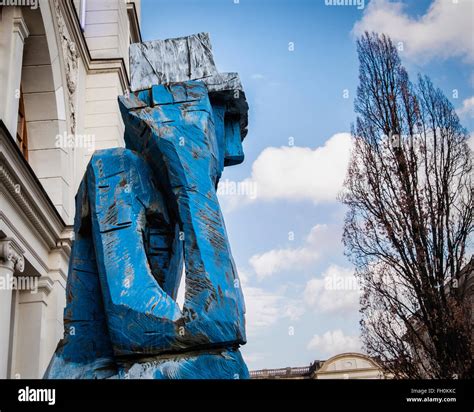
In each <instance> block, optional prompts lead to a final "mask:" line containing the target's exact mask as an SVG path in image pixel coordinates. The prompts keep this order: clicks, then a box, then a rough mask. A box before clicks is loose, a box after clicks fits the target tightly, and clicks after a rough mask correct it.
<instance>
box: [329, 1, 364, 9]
mask: <svg viewBox="0 0 474 412" xmlns="http://www.w3.org/2000/svg"><path fill="white" fill-rule="evenodd" d="M324 4H325V5H326V6H356V7H357V8H358V9H359V10H362V9H363V8H364V7H365V0H324Z"/></svg>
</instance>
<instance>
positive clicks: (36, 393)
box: [18, 386, 56, 406]
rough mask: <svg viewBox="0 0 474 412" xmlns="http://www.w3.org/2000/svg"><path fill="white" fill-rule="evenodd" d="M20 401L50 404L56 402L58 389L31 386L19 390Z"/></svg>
mask: <svg viewBox="0 0 474 412" xmlns="http://www.w3.org/2000/svg"><path fill="white" fill-rule="evenodd" d="M18 401H19V402H44V403H47V404H48V405H50V406H53V405H55V404H56V389H34V388H30V387H29V386H27V387H25V388H22V389H19V390H18Z"/></svg>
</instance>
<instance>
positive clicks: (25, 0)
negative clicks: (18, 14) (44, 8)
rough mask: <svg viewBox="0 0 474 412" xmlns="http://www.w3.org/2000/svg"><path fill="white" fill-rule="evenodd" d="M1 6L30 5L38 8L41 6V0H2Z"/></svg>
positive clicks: (34, 8) (33, 8)
mask: <svg viewBox="0 0 474 412" xmlns="http://www.w3.org/2000/svg"><path fill="white" fill-rule="evenodd" d="M0 6H20V7H30V8H31V9H32V10H36V9H37V8H38V7H39V0H0Z"/></svg>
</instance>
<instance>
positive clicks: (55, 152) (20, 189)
mask: <svg viewBox="0 0 474 412" xmlns="http://www.w3.org/2000/svg"><path fill="white" fill-rule="evenodd" d="M3 4H8V1H4V2H3ZM22 4H28V5H25V6H21V7H20V6H8V5H4V6H0V379H1V378H7V377H9V378H40V377H42V375H43V373H44V371H45V369H46V367H47V365H48V363H49V361H50V359H51V356H52V354H53V353H54V350H55V348H56V345H57V343H58V341H59V339H60V338H61V337H62V334H63V323H62V322H63V309H64V306H65V286H66V277H67V272H68V261H69V254H70V250H71V240H72V239H71V236H72V227H71V225H72V223H73V219H74V196H75V193H76V191H77V187H78V185H79V183H80V181H81V179H82V176H83V174H84V171H85V167H86V165H87V163H88V161H89V159H90V157H91V155H92V153H93V151H94V150H96V149H103V148H108V147H115V146H123V145H124V141H123V129H124V126H123V123H122V120H121V115H120V112H119V108H118V104H117V96H118V95H121V94H123V93H124V92H125V91H126V90H127V89H128V87H129V73H128V47H129V44H130V43H132V42H133V43H134V42H138V41H141V37H140V28H139V19H140V0H137V1H133V2H127V1H125V0H74V1H69V0H31V1H28V0H24V1H22Z"/></svg>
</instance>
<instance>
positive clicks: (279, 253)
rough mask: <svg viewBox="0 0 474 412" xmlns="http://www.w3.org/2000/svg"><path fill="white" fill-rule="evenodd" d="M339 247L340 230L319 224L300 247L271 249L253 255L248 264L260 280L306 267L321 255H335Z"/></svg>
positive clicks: (340, 245)
mask: <svg viewBox="0 0 474 412" xmlns="http://www.w3.org/2000/svg"><path fill="white" fill-rule="evenodd" d="M341 247H342V244H341V228H340V227H334V226H332V225H325V224H319V225H315V226H313V228H312V229H311V231H310V233H309V234H308V236H307V237H306V239H305V243H304V245H303V246H302V247H299V248H281V249H272V250H269V251H267V252H264V253H262V254H256V255H253V256H252V257H251V258H250V260H249V263H250V265H251V266H252V268H253V270H254V271H255V273H256V275H257V278H258V279H260V280H262V279H264V278H266V277H269V276H271V275H273V274H275V273H278V272H281V271H285V270H288V269H301V268H304V267H307V266H308V265H310V264H312V263H314V262H315V261H317V260H318V259H319V258H320V256H322V255H327V254H330V253H331V254H334V253H337V252H338V251H340V250H341Z"/></svg>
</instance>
